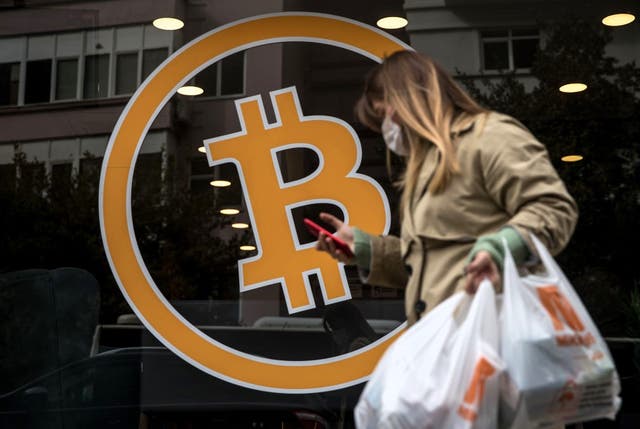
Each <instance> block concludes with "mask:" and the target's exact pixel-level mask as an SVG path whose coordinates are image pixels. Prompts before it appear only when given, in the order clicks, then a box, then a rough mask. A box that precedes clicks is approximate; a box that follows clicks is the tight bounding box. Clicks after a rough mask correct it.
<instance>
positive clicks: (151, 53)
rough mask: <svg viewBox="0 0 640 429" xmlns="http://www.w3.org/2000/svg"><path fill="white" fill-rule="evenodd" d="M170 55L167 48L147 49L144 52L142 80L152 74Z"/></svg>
mask: <svg viewBox="0 0 640 429" xmlns="http://www.w3.org/2000/svg"><path fill="white" fill-rule="evenodd" d="M168 56H169V50H168V49H166V48H158V49H145V50H144V51H143V52H142V78H141V81H142V80H145V79H146V78H147V76H149V75H150V74H151V72H152V71H153V70H155V68H156V67H158V66H159V65H160V64H161V63H162V62H163V61H164V60H165V59H166V58H167V57H168Z"/></svg>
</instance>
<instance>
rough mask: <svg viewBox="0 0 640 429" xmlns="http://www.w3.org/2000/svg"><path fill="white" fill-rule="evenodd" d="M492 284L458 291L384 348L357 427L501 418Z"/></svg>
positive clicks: (457, 427)
mask: <svg viewBox="0 0 640 429" xmlns="http://www.w3.org/2000/svg"><path fill="white" fill-rule="evenodd" d="M495 302H496V300H495V294H494V291H493V287H492V286H491V284H490V283H489V282H488V281H485V282H483V283H482V284H481V285H480V288H479V289H478V292H477V293H476V294H475V296H473V297H472V296H470V295H467V294H465V293H458V294H455V295H453V296H452V297H450V298H449V299H447V300H446V301H444V302H443V303H441V304H440V305H439V306H438V307H436V308H435V309H434V310H433V311H432V312H430V313H429V314H428V315H427V316H426V317H425V318H423V319H421V320H420V321H419V322H417V323H416V324H415V325H414V326H413V327H412V328H411V329H409V330H408V331H407V332H406V333H405V334H404V335H403V336H402V337H400V338H399V339H398V340H397V341H396V342H395V343H394V344H393V345H392V346H391V347H390V349H389V350H388V351H387V352H386V353H385V355H384V356H383V358H382V359H381V361H380V362H379V364H378V366H377V368H376V370H375V371H374V373H373V374H372V377H371V379H370V381H369V382H368V383H367V385H366V386H365V389H364V391H363V393H362V395H361V398H360V401H359V402H358V404H357V406H356V409H355V418H356V424H357V426H358V427H359V428H366V429H368V428H394V429H396V428H434V429H435V428H438V429H439V428H448V429H463V428H486V427H495V426H496V424H497V418H498V412H497V411H498V407H497V405H498V400H499V398H498V395H499V380H500V378H499V375H500V373H501V371H502V369H503V365H502V361H501V359H500V358H499V356H498V353H499V344H498V312H497V309H496V305H495Z"/></svg>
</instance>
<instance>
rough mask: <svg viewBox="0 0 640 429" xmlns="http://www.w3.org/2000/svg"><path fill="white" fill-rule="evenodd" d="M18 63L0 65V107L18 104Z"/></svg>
mask: <svg viewBox="0 0 640 429" xmlns="http://www.w3.org/2000/svg"><path fill="white" fill-rule="evenodd" d="M19 79H20V63H5V64H0V106H14V105H16V104H18V85H19Z"/></svg>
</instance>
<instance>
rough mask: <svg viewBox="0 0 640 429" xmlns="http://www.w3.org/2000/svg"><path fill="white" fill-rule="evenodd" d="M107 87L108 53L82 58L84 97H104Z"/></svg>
mask: <svg viewBox="0 0 640 429" xmlns="http://www.w3.org/2000/svg"><path fill="white" fill-rule="evenodd" d="M108 88H109V54H101V55H87V56H86V57H85V59H84V91H83V94H84V98H86V99H89V98H105V97H107V95H108V94H107V91H108Z"/></svg>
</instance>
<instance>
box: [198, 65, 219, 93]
mask: <svg viewBox="0 0 640 429" xmlns="http://www.w3.org/2000/svg"><path fill="white" fill-rule="evenodd" d="M196 85H198V86H199V87H200V88H202V90H203V91H204V93H203V94H202V95H203V96H204V97H214V96H216V95H218V94H219V93H218V63H214V64H211V65H210V66H209V67H207V68H206V69H204V70H202V71H201V72H200V73H198V75H197V76H196Z"/></svg>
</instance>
